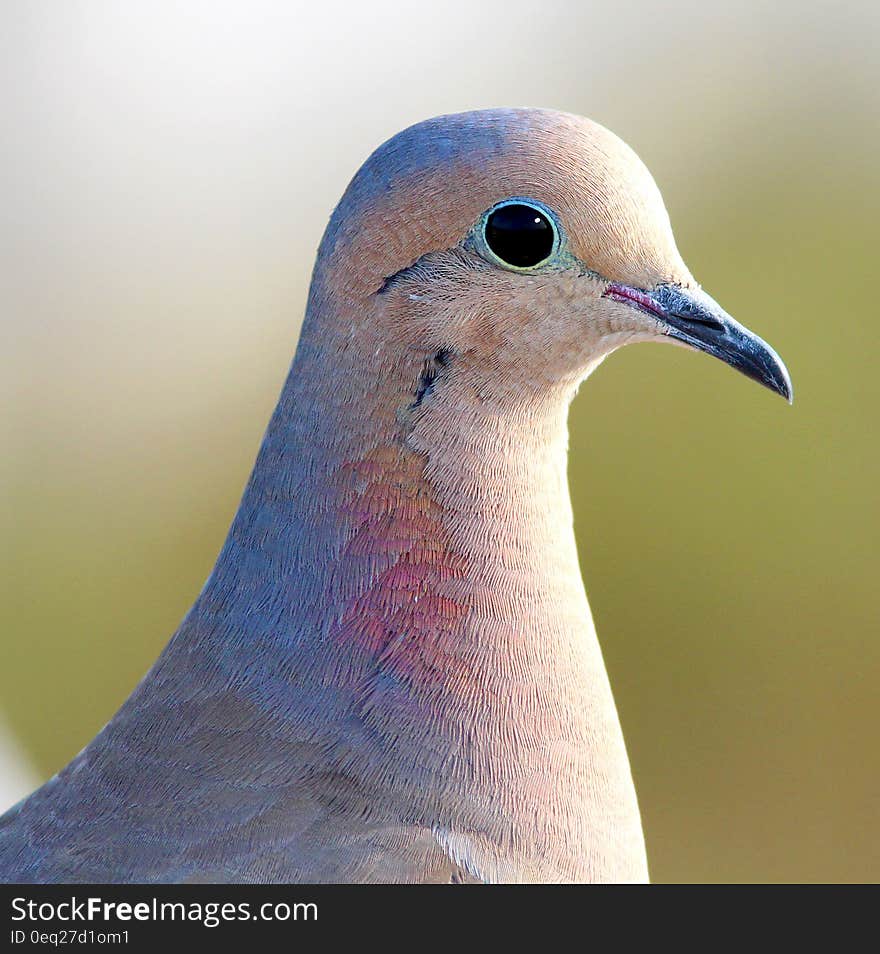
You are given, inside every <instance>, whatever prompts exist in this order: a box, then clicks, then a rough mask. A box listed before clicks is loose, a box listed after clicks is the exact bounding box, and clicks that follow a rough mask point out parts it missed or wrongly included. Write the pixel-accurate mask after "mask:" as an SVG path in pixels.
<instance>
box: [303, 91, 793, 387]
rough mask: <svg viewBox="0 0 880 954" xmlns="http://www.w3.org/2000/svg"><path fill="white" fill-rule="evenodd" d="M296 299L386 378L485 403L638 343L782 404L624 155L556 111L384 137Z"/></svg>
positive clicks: (752, 339) (576, 373) (762, 350)
mask: <svg viewBox="0 0 880 954" xmlns="http://www.w3.org/2000/svg"><path fill="white" fill-rule="evenodd" d="M313 294H317V295H319V296H320V297H322V298H329V299H333V300H336V301H337V302H339V301H345V302H347V303H348V307H346V308H345V309H344V311H345V312H346V315H347V317H346V318H345V319H343V324H345V325H346V329H347V332H348V337H349V339H352V338H356V339H358V341H359V343H360V346H361V347H362V349H363V351H362V353H363V354H365V355H366V356H368V360H369V359H371V358H372V357H374V358H375V359H376V360H377V361H378V362H379V363H380V365H381V364H382V363H383V362H384V363H385V365H386V367H385V371H386V373H389V374H390V373H391V371H392V365H393V364H394V363H395V359H394V357H393V356H394V355H395V354H401V353H406V354H409V355H411V356H416V355H417V356H420V359H421V360H423V361H428V360H437V361H439V366H440V367H441V368H444V369H445V368H447V367H449V366H450V365H454V366H455V367H456V368H457V369H458V370H457V373H458V379H459V380H460V381H461V382H463V383H466V385H467V386H470V387H471V388H473V389H475V390H477V391H478V392H480V393H482V394H483V395H484V396H487V395H489V394H491V393H494V394H495V395H496V396H498V397H502V398H505V399H511V398H512V397H514V396H516V395H517V394H529V393H532V394H533V393H534V392H536V391H545V392H554V393H557V392H560V391H563V392H566V393H569V394H571V393H573V392H574V389H575V388H576V387H577V384H578V383H579V382H580V380H581V379H582V378H583V377H585V376H586V375H587V374H588V373H589V372H590V371H591V370H592V369H593V368H594V367H595V366H596V365H597V364H598V363H599V362H600V361H601V360H602V359H603V358H604V357H605V356H606V355H607V354H609V353H610V352H611V351H613V350H615V349H616V348H617V347H619V346H620V345H622V344H625V343H627V342H629V341H637V340H649V339H654V340H667V341H674V342H677V343H680V344H684V345H687V346H690V347H692V348H695V349H697V350H701V351H704V352H708V353H710V354H712V355H714V356H716V357H719V358H721V359H722V360H724V361H725V362H726V363H728V364H730V365H732V366H734V367H736V368H737V369H738V370H740V371H742V372H744V373H745V374H747V375H748V376H750V377H752V378H754V379H756V380H758V381H759V382H761V383H763V384H765V385H766V386H768V387H770V388H771V389H773V390H775V391H777V392H778V393H780V394H783V395H784V396H786V397H787V398H790V396H791V387H790V383H789V379H788V375H787V372H786V371H785V368H784V365H783V364H782V362H781V361H780V359H779V358H778V356H777V355H776V354H775V352H773V351H772V349H771V348H770V347H769V346H768V345H766V344H765V343H764V342H763V341H761V339H759V338H758V337H757V336H755V335H753V334H751V333H750V332H748V331H747V330H746V329H744V328H743V327H742V326H740V325H739V324H737V323H736V322H735V321H734V320H733V319H732V318H731V317H730V316H729V315H728V314H727V313H726V312H724V311H723V310H722V309H721V307H720V306H719V305H718V304H716V303H715V302H714V301H713V300H712V299H711V298H710V297H709V296H708V295H706V294H705V293H704V292H702V290H701V289H700V288H699V286H698V285H697V284H696V283H695V281H694V279H693V278H692V276H691V274H690V272H689V271H688V269H687V267H686V265H685V264H684V262H683V261H682V259H681V256H680V255H679V253H678V250H677V248H676V245H675V240H674V238H673V235H672V229H671V226H670V222H669V216H668V214H667V212H666V209H665V207H664V204H663V200H662V198H661V196H660V192H659V190H658V189H657V186H656V185H655V183H654V180H653V179H652V177H651V175H650V173H649V172H648V170H647V169H646V167H645V166H644V164H643V163H642V162H641V160H640V159H639V158H638V156H636V154H635V153H634V152H633V151H632V149H630V148H629V147H628V146H627V145H626V144H625V143H624V142H622V141H621V140H620V139H618V138H617V137H616V136H615V135H614V134H612V133H611V132H609V131H608V130H607V129H605V128H603V127H602V126H600V125H598V124H596V123H593V122H591V121H589V120H587V119H583V118H580V117H577V116H572V115H569V114H565V113H558V112H552V111H548V110H538V109H506V110H484V111H477V112H469V113H460V114H456V115H451V116H441V117H438V118H436V119H431V120H428V121H426V122H423V123H420V124H418V125H416V126H412V127H410V128H409V129H406V130H404V131H403V132H401V133H399V134H398V135H397V136H395V137H394V138H392V139H391V140H389V141H388V142H387V143H385V144H384V145H383V146H381V147H380V148H379V149H377V150H376V152H375V153H374V154H373V155H372V156H371V157H370V158H369V159H368V160H367V162H366V163H365V164H364V165H363V167H362V168H361V169H360V171H359V172H358V174H357V175H356V177H355V178H354V180H353V181H352V183H351V185H350V186H349V188H348V190H347V191H346V193H345V195H344V196H343V199H342V201H341V202H340V204H339V206H338V207H337V209H336V211H335V213H334V215H333V218H332V219H331V222H330V226H329V227H328V230H327V233H326V234H325V237H324V241H323V244H322V248H321V252H320V254H319V259H318V265H317V268H316V283H315V286H314V287H313ZM356 303H359V305H357V306H356V307H357V310H356V311H352V306H353V305H355V304H356ZM328 311H329V312H333V313H335V314H339V309H338V308H336V309H329V310H328ZM351 318H353V319H354V320H350V319H351ZM325 331H326V329H325ZM352 343H353V342H352Z"/></svg>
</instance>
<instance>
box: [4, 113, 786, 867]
mask: <svg viewBox="0 0 880 954" xmlns="http://www.w3.org/2000/svg"><path fill="white" fill-rule="evenodd" d="M640 341H660V342H668V343H674V344H678V345H682V346H685V347H688V348H691V349H693V350H696V351H701V352H705V353H707V354H709V355H712V356H714V357H717V358H719V359H720V360H721V361H723V362H725V363H726V364H728V365H730V366H732V367H733V368H735V369H737V370H739V371H740V372H743V373H744V374H745V375H746V376H748V377H750V378H752V379H753V380H755V381H757V382H758V383H760V384H763V385H765V386H766V387H768V388H769V389H771V390H772V391H774V392H776V393H778V394H780V395H782V396H783V397H785V398H786V399H787V400H789V402H790V401H791V397H792V388H791V381H790V378H789V375H788V372H787V370H786V368H785V365H784V364H783V363H782V361H781V359H780V358H779V356H778V355H777V354H776V352H775V351H773V349H772V348H771V347H770V346H769V345H768V344H766V343H765V342H764V341H762V340H761V339H760V338H759V337H757V336H756V335H755V334H753V333H752V332H750V331H748V330H747V329H746V328H744V327H743V326H742V325H740V324H738V323H737V322H736V321H735V320H734V319H733V318H732V317H731V316H730V315H729V314H727V312H725V311H724V310H723V309H722V308H721V306H720V305H719V304H717V303H716V302H715V301H714V300H713V299H712V298H711V297H710V296H709V295H708V294H707V293H706V292H704V291H703V290H702V288H701V287H700V286H699V285H698V283H697V282H696V281H695V279H694V278H693V277H692V275H691V273H690V272H689V271H688V268H687V266H686V265H685V263H684V261H683V260H682V257H681V256H680V254H679V252H678V250H677V247H676V243H675V240H674V237H673V233H672V229H671V225H670V220H669V216H668V213H667V211H666V208H665V206H664V203H663V199H662V197H661V195H660V192H659V190H658V187H657V186H656V184H655V182H654V180H653V178H652V177H651V174H650V173H649V172H648V170H647V168H646V167H645V165H644V164H643V163H642V161H641V160H640V159H639V158H638V156H637V155H636V153H635V152H634V151H633V150H632V149H631V148H630V147H629V146H627V145H626V144H625V143H624V142H623V141H622V140H621V139H619V138H618V137H617V136H616V135H614V134H613V133H612V132H610V131H609V130H607V129H606V128H605V127H603V126H601V125H599V124H598V123H595V122H593V121H590V120H587V119H584V118H581V117H579V116H575V115H572V114H569V113H563V112H558V111H554V110H549V109H533V108H502V109H484V110H476V111H470V112H464V113H456V114H451V115H444V116H439V117H435V118H433V119H429V120H426V121H423V122H421V123H418V124H416V125H413V126H410V127H409V128H407V129H405V130H403V131H402V132H400V133H398V134H397V135H395V136H394V137H393V138H391V139H390V140H388V141H387V142H385V143H384V144H383V145H381V146H380V147H379V148H377V149H376V150H375V152H373V153H372V155H371V156H370V157H369V158H368V159H367V160H366V162H365V163H364V164H363V165H362V166H361V168H360V170H359V171H358V172H357V173H356V175H355V176H354V178H353V180H352V181H351V183H350V184H349V186H348V187H347V189H346V191H345V192H344V194H343V196H342V199H341V200H340V202H339V204H338V205H337V206H336V208H335V210H334V211H333V213H332V215H331V217H330V220H329V224H328V225H327V228H326V231H325V232H324V235H323V238H322V240H321V242H320V245H319V248H318V252H317V257H316V261H315V265H314V271H313V274H312V281H311V285H310V289H309V293H308V299H307V303H306V313H305V318H304V322H303V325H302V329H301V333H300V337H299V341H298V344H297V348H296V351H295V354H294V358H293V362H292V365H291V367H290V371H289V374H288V376H287V378H286V380H285V382H284V384H283V387H282V390H281V394H280V398H279V401H278V404H277V406H276V408H275V410H274V412H273V414H272V416H271V419H270V422H269V425H268V428H267V430H266V432H265V436H264V438H263V441H262V444H261V446H260V449H259V451H258V454H257V458H256V462H255V465H254V468H253V471H252V474H251V476H250V478H249V480H248V483H247V485H246V488H245V490H244V493H243V496H242V499H241V503H240V505H239V508H238V510H237V512H236V514H235V516H234V518H233V521H232V524H231V528H230V530H229V534H228V536H227V538H226V540H225V543H224V544H223V546H222V549H221V552H220V554H219V557H218V559H217V561H216V564H215V565H214V568H213V570H212V571H211V573H210V575H209V577H208V580H207V582H206V583H205V585H204V587H203V589H202V590H201V592H200V593H199V595H198V597H197V598H196V600H195V602H194V604H193V605H192V607H191V609H190V610H189V611H188V613H187V615H186V616H185V618H184V619H183V621H182V623H181V625H180V627H179V629H178V630H177V632H176V633H175V634H174V635H173V636H172V638H171V640H170V642H169V643H168V644H167V646H166V647H165V649H164V650H163V651H162V653H161V655H160V656H159V658H158V660H157V661H156V663H155V664H154V665H153V667H152V668H151V669H150V670H149V672H148V673H147V674H146V676H145V677H144V678H143V679H142V681H141V682H140V683H139V685H138V686H137V687H136V688H135V689H134V691H133V692H132V694H131V695H130V697H129V698H128V699H127V701H126V702H125V703H124V704H123V705H122V707H121V709H120V710H119V712H118V713H117V714H116V715H115V716H114V717H113V718H112V719H111V720H110V721H109V723H108V724H107V725H106V726H105V728H104V729H103V730H102V731H101V732H100V733H99V734H98V736H97V737H96V738H95V739H94V740H93V741H91V742H90V743H89V744H88V745H87V746H86V747H85V748H84V749H83V750H82V751H81V752H80V753H79V755H77V756H76V757H75V758H74V759H73V760H72V761H71V762H70V763H69V764H68V765H67V766H66V767H65V768H63V769H62V770H61V771H60V772H59V773H58V774H57V775H56V776H54V777H53V778H52V779H50V780H49V781H48V782H47V783H46V784H45V785H43V786H42V787H41V788H39V789H38V790H37V791H35V792H34V793H33V794H31V795H30V796H29V797H27V798H26V799H24V800H23V801H22V802H20V803H19V804H18V805H16V806H14V807H13V808H12V809H11V810H10V811H9V812H7V813H6V814H5V815H4V816H3V817H2V819H0V873H2V876H3V879H4V880H5V881H10V882H22V883H25V882H26V883H34V882H36V883H83V882H102V883H117V882H118V883H126V882H137V883H188V882H211V883H236V882H245V883H324V882H383V883H387V882H390V883H405V882H420V883H476V882H480V883H497V882H527V883H544V882H547V883H560V882H570V883H586V882H643V881H647V880H649V872H648V864H647V855H646V849H645V839H644V834H643V830H642V824H641V818H640V811H639V805H638V800H637V796H636V791H635V787H634V782H633V775H632V771H631V767H630V763H629V759H628V756H627V751H626V746H625V742H624V737H623V733H622V730H621V724H620V719H619V717H618V713H617V709H616V706H615V702H614V698H613V695H612V692H611V687H610V684H609V679H608V675H607V672H606V669H605V665H604V663H603V658H602V653H601V649H600V645H599V642H598V639H597V636H596V632H595V628H594V625H593V622H592V619H591V615H590V609H589V605H588V602H587V598H586V593H585V588H584V582H583V579H582V575H581V572H580V568H579V565H578V556H577V551H576V544H575V536H574V530H573V519H572V508H571V502H570V495H569V489H568V482H567V476H566V464H567V453H568V450H567V444H568V436H567V416H568V408H569V405H570V403H571V401H572V398H573V396H574V395H575V393H576V391H577V389H578V387H579V385H580V384H581V383H582V382H583V381H584V379H586V378H587V377H588V376H589V374H590V373H591V372H592V371H593V370H594V369H595V368H596V367H597V366H598V365H599V364H600V363H601V362H602V361H603V359H604V358H605V357H606V356H608V355H609V354H611V353H612V352H614V351H615V350H617V349H618V348H620V347H621V346H622V345H624V344H628V343H632V342H640Z"/></svg>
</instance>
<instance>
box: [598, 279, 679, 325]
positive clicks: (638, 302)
mask: <svg viewBox="0 0 880 954" xmlns="http://www.w3.org/2000/svg"><path fill="white" fill-rule="evenodd" d="M602 297H603V298H613V299H614V301H619V302H622V303H623V304H624V305H635V306H636V307H637V308H641V309H642V311H647V312H649V313H650V314H652V315H656V316H657V317H658V318H664V317H665V314H664V312H663V309H662V308H661V307H660V306H659V305H658V304H657V302H655V301H654V299H653V298H651V296H650V295H649V294H647V293H646V292H643V291H639V289H638V288H631V287H630V286H629V285H619V284H618V283H617V282H612V283H611V284H610V285H609V286H608V287H607V288H606V289H605V291H604V292H603V293H602Z"/></svg>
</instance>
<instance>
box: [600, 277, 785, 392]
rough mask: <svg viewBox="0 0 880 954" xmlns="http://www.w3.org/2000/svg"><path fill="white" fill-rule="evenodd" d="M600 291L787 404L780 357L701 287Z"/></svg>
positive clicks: (616, 287) (618, 287)
mask: <svg viewBox="0 0 880 954" xmlns="http://www.w3.org/2000/svg"><path fill="white" fill-rule="evenodd" d="M604 294H605V297H607V298H613V299H614V300H615V301H619V302H622V303H624V304H627V305H630V306H631V307H633V308H638V309H639V310H640V311H644V312H646V313H648V314H650V315H652V316H653V317H654V318H656V319H658V320H659V322H660V324H661V326H662V329H663V331H664V332H665V333H666V334H667V335H669V337H670V338H674V339H675V340H676V341H681V342H682V343H683V344H686V345H690V346H691V347H692V348H696V349H697V351H705V352H706V354H711V355H714V356H715V357H716V358H720V359H721V360H722V361H723V362H725V364H729V365H730V366H731V367H732V368H736V369H737V371H742V373H743V374H744V375H746V376H747V377H749V378H751V379H752V380H753V381H757V382H758V383H759V384H763V385H764V386H765V387H768V388H770V390H771V391H775V392H776V393H777V394H781V395H782V396H783V397H784V398H785V399H786V400H787V401H788V402H789V403H791V400H792V390H791V378H789V376H788V371H787V370H786V367H785V365H784V364H783V363H782V359H781V358H780V357H779V355H778V354H777V353H776V352H775V351H774V350H773V349H772V348H771V347H770V345H768V344H767V342H766V341H762V340H761V339H760V338H759V337H758V336H757V335H755V334H752V332H751V331H749V330H748V329H747V328H743V326H742V325H741V324H739V323H738V322H736V321H734V320H733V318H731V317H730V315H728V314H727V312H726V311H724V309H723V308H722V307H721V306H720V305H719V304H718V303H717V302H715V301H714V300H713V299H712V298H710V297H709V296H708V295H707V294H706V293H705V292H703V291H701V290H700V289H684V288H680V287H679V286H677V285H658V286H656V287H655V288H652V289H651V290H650V291H642V290H641V289H638V288H630V287H629V286H628V285H621V284H617V283H612V284H610V285H609V286H608V288H607V289H606V290H605V293H604Z"/></svg>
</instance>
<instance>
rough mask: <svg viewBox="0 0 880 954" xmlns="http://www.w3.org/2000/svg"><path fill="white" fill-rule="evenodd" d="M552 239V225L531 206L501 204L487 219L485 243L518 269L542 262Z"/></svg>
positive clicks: (550, 248)
mask: <svg viewBox="0 0 880 954" xmlns="http://www.w3.org/2000/svg"><path fill="white" fill-rule="evenodd" d="M553 239H554V235H553V226H552V225H551V224H550V223H549V222H548V221H547V217H546V216H545V215H543V214H542V213H541V212H540V211H539V210H538V209H536V208H535V207H534V206H531V205H522V204H521V203H511V204H510V205H502V206H501V208H500V209H496V210H495V211H494V212H492V213H491V215H490V216H489V218H488V219H487V220H486V244H487V245H488V246H489V248H491V249H492V251H493V252H494V253H495V254H496V255H497V256H498V257H499V258H500V259H501V261H502V262H507V264H508V265H515V266H516V267H517V268H529V267H530V266H532V265H537V264H538V263H539V262H543V261H544V259H545V258H547V257H548V256H549V255H550V253H551V252H552V251H553Z"/></svg>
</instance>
